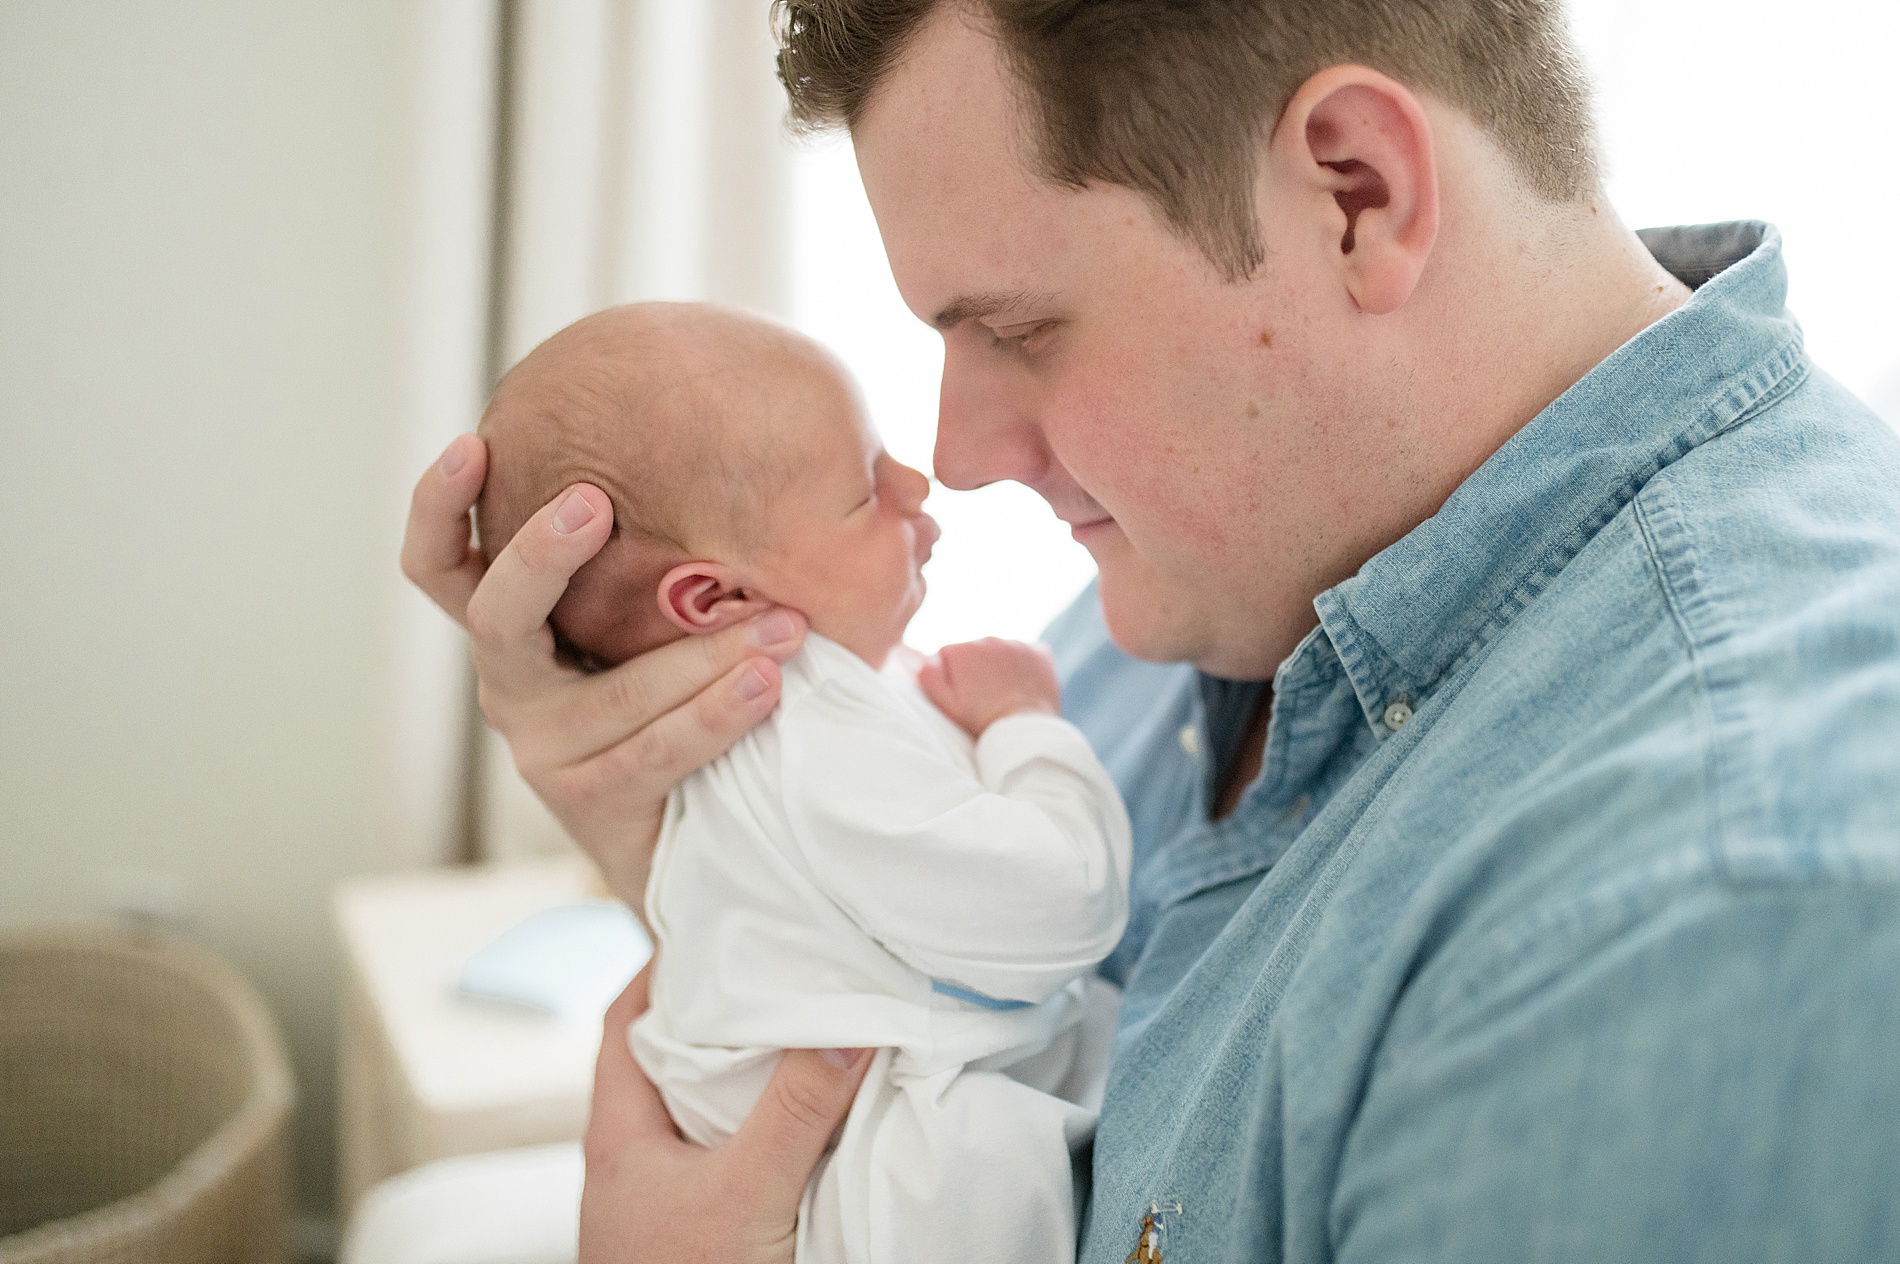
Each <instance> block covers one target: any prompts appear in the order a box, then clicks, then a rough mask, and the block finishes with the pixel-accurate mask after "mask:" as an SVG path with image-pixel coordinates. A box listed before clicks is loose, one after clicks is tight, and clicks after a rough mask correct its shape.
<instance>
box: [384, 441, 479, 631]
mask: <svg viewBox="0 0 1900 1264" xmlns="http://www.w3.org/2000/svg"><path fill="white" fill-rule="evenodd" d="M487 473H488V445H487V444H485V443H483V442H482V441H481V440H480V439H479V438H477V437H476V436H475V435H457V436H456V437H455V439H454V441H453V442H451V443H450V444H449V446H448V447H447V448H445V449H444V450H443V452H442V455H441V456H440V457H438V458H437V459H436V462H435V464H433V465H431V466H430V467H429V468H428V469H427V470H425V471H423V474H422V477H421V478H419V479H417V480H416V489H415V491H414V492H413V493H411V495H410V497H409V523H408V526H407V527H405V528H404V530H403V536H402V573H403V574H404V575H406V576H407V577H408V578H409V582H410V583H412V584H414V585H415V586H416V587H418V588H420V589H421V590H422V591H423V592H424V593H426V594H427V595H428V597H429V599H430V600H431V601H433V602H435V604H436V605H438V606H441V607H442V609H443V610H444V611H446V612H447V613H448V616H449V617H450V618H451V619H454V620H455V621H456V622H457V623H466V622H467V619H468V601H469V598H470V596H472V595H473V594H474V592H475V587H476V585H477V584H479V583H480V582H481V578H482V570H483V564H482V558H481V554H480V553H478V552H476V551H474V550H473V549H471V548H470V547H469V521H468V511H469V510H470V509H471V508H473V507H474V504H475V501H476V498H477V497H479V496H480V495H481V494H482V480H483V479H484V478H485V477H486V476H487Z"/></svg>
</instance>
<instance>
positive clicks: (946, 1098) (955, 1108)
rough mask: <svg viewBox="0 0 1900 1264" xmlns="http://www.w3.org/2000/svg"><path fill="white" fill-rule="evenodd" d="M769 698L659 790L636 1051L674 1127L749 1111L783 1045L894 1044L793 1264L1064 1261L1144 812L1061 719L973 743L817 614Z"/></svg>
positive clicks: (994, 728) (847, 1131)
mask: <svg viewBox="0 0 1900 1264" xmlns="http://www.w3.org/2000/svg"><path fill="white" fill-rule="evenodd" d="M784 679H785V685H784V690H783V692H782V694H781V697H780V702H779V706H778V710H777V711H776V712H775V713H774V715H773V717H772V718H771V719H770V720H768V721H766V723H764V724H762V725H760V726H759V727H758V728H757V729H755V730H753V732H752V733H751V734H750V735H749V736H747V737H746V738H745V739H744V740H742V741H741V742H739V744H738V745H736V746H734V747H733V748H732V750H731V751H729V752H728V753H727V754H726V755H724V756H723V757H721V758H720V759H718V760H716V761H715V762H713V763H712V764H711V765H709V766H708V767H706V768H705V769H703V770H701V771H700V772H698V773H696V774H694V775H693V776H692V777H690V778H688V779H687V781H686V782H685V783H684V784H682V785H681V786H680V787H679V788H678V789H677V790H675V791H674V792H673V795H672V797H671V798H670V799H669V800H668V801H667V807H666V821H665V825H664V826H663V827H662V830H661V833H660V841H659V845H658V848H657V849H656V851H655V852H654V857H653V873H652V877H651V878H650V880H649V881H648V884H647V895H646V909H647V919H648V923H649V925H650V926H651V927H652V929H653V932H654V937H655V939H656V941H657V943H658V964H657V966H656V967H655V974H654V979H653V989H652V1008H651V1009H649V1010H648V1011H647V1013H646V1014H645V1015H643V1016H642V1017H641V1018H640V1019H639V1020H638V1021H636V1022H635V1023H634V1024H633V1028H632V1031H631V1032H630V1040H631V1043H632V1046H633V1052H634V1056H635V1057H636V1058H637V1059H638V1060H639V1062H640V1065H641V1066H642V1067H643V1068H644V1069H645V1070H646V1072H647V1074H648V1075H649V1076H650V1077H651V1078H652V1079H653V1081H654V1083H655V1084H657V1085H658V1086H659V1088H660V1091H661V1093H662V1094H663V1095H664V1097H665V1098H666V1104H667V1107H668V1109H669V1110H671V1111H672V1114H673V1118H674V1120H675V1121H676V1122H677V1123H678V1124H679V1126H680V1129H681V1130H682V1131H683V1132H684V1133H685V1134H686V1135H687V1136H688V1137H690V1138H692V1139H693V1140H694V1141H697V1142H699V1143H701V1144H703V1145H714V1144H717V1143H719V1142H721V1141H723V1140H725V1139H726V1138H727V1137H729V1136H731V1135H732V1133H733V1132H734V1131H735V1130H736V1129H737V1128H738V1126H739V1124H740V1123H741V1122H742V1121H743V1120H744V1119H745V1117H746V1115H747V1114H748V1113H749V1112H750V1111H751V1109H752V1105H753V1103H754V1102H755V1101H757V1099H758V1096H759V1094H760V1092H761V1091H763V1089H764V1087H765V1083H766V1080H767V1079H768V1078H769V1077H770V1075H771V1073H772V1069H773V1067H774V1066H775V1065H776V1064H777V1061H778V1057H779V1053H780V1051H781V1050H783V1049H787V1048H821V1049H823V1048H876V1049H878V1051H879V1052H878V1054H877V1057H876V1060H875V1061H874V1062H873V1063H872V1066H871V1070H870V1072H869V1074H868V1075H867V1076H866V1077H865V1081H864V1087H863V1088H862V1089H861V1090H860V1091H859V1093H858V1096H857V1100H856V1101H855V1102H854V1103H853V1105H852V1108H851V1114H850V1118H849V1119H848V1120H847V1121H846V1123H845V1126H844V1129H843V1131H842V1132H841V1133H840V1136H839V1140H838V1144H837V1147H836V1149H835V1150H834V1151H833V1152H832V1154H831V1155H830V1157H829V1158H828V1159H827V1160H826V1162H825V1164H824V1165H823V1166H822V1167H821V1168H820V1169H819V1172H818V1174H817V1175H816V1176H815V1177H814V1178H813V1180H812V1183H811V1185H810V1186H809V1187H808V1188H807V1189H806V1191H805V1201H804V1205H803V1208H802V1209H801V1212H800V1216H799V1228H798V1259H799V1261H800V1264H834V1262H836V1264H899V1262H900V1261H901V1262H904V1264H933V1262H935V1261H944V1262H945V1264H950V1262H951V1261H966V1260H970V1259H983V1260H986V1261H1011V1260H1021V1261H1024V1262H1025V1264H1030V1262H1033V1264H1048V1261H1052V1260H1066V1259H1073V1258H1074V1251H1075V1189H1074V1181H1073V1178H1072V1175H1071V1168H1070V1156H1071V1153H1072V1151H1073V1150H1074V1148H1075V1147H1076V1146H1077V1145H1078V1144H1079V1143H1080V1142H1082V1141H1083V1140H1085V1139H1086V1138H1087V1137H1088V1136H1089V1134H1090V1132H1091V1131H1092V1129H1093V1127H1094V1122H1095V1108H1096V1107H1097V1105H1099V1103H1100V1100H1101V1099H1100V1093H1101V1080H1102V1078H1103V1075H1104V1074H1105V1070H1106V1066H1107V1042H1108V1039H1109V1037H1110V1034H1111V1033H1112V1029H1113V1021H1114V1019H1113V989H1112V988H1109V987H1108V985H1107V984H1104V983H1101V982H1100V981H1099V980H1097V979H1095V978H1094V977H1093V967H1094V966H1095V964H1096V963H1097V962H1098V961H1100V960H1101V959H1102V958H1103V957H1105V956H1106V955H1107V954H1108V952H1109V950H1110V949H1112V948H1113V947H1114V946H1115V943H1116V941H1117V940H1118V939H1119V938H1120V937H1121V933H1122V928H1123V925H1124V923H1125V922H1126V920H1127V911H1128V896H1127V891H1128V818H1127V814H1126V812H1125V811H1124V809H1123V807H1122V803H1121V799H1120V797H1119V796H1118V795H1117V793H1116V791H1115V787H1114V784H1113V783H1112V782H1111V781H1110V780H1109V776H1108V773H1107V771H1106V770H1105V769H1103V767H1102V765H1101V763H1100V762H1099V761H1098V760H1097V759H1096V758H1095V755H1094V752H1093V751H1092V750H1090V748H1089V745H1088V741H1087V740H1086V739H1085V738H1084V737H1083V736H1082V734H1081V733H1080V732H1078V731H1077V730H1076V729H1075V728H1074V727H1073V726H1071V725H1070V724H1068V723H1066V722H1064V721H1062V720H1059V719H1056V718H1054V717H1052V716H1044V715H1021V716H1012V717H1009V718H1007V719H1002V720H998V721H997V722H996V723H995V724H992V725H991V726H990V727H989V729H988V730H987V731H986V732H985V733H984V734H983V737H982V739H981V740H980V741H978V742H975V743H972V742H971V741H970V739H969V737H968V736H967V735H966V734H964V732H963V731H962V730H961V729H959V728H958V727H957V726H956V725H955V724H953V723H951V722H950V720H948V719H947V718H946V717H945V716H943V714H942V713H940V712H939V711H937V710H936V708H934V707H932V706H931V705H930V703H929V702H928V701H926V700H925V699H924V697H923V695H922V693H921V692H919V691H918V690H917V688H916V686H915V685H914V684H911V683H910V682H908V681H901V680H898V679H895V678H893V677H890V676H885V675H880V674H879V673H877V672H875V671H873V670H872V669H871V668H870V667H869V666H867V665H866V664H865V663H864V662H863V660H861V659H859V658H858V657H857V656H856V655H854V654H852V653H851V652H850V651H849V650H846V649H844V648H843V647H842V646H840V645H838V644H836V643H835V642H832V641H828V640H826V639H825V638H824V637H821V636H818V635H816V634H813V635H812V636H810V637H809V638H808V639H807V641H806V643H805V648H804V649H803V650H801V651H800V652H799V654H798V655H797V656H796V657H794V658H793V659H792V660H791V661H790V662H789V663H787V664H786V665H785V669H784Z"/></svg>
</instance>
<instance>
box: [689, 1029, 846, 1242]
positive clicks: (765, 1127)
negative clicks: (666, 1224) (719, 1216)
mask: <svg viewBox="0 0 1900 1264" xmlns="http://www.w3.org/2000/svg"><path fill="white" fill-rule="evenodd" d="M874 1054H875V1051H874V1050H871V1049H789V1050H787V1051H786V1053H785V1056H784V1057H782V1058H780V1059H779V1064H778V1069H777V1070H775V1071H773V1072H772V1079H771V1081H770V1082H769V1083H767V1084H766V1086H765V1092H764V1093H762V1094H761V1095H760V1096H759V1101H758V1104H757V1105H755V1106H754V1107H753V1108H752V1113H751V1114H750V1115H749V1116H747V1117H746V1121H745V1123H743V1124H741V1125H740V1127H739V1131H738V1132H737V1133H735V1134H734V1135H733V1138H732V1140H731V1141H728V1142H727V1143H726V1146H725V1151H726V1152H725V1155H724V1157H725V1158H726V1160H727V1161H728V1162H730V1163H731V1164H732V1165H733V1176H734V1178H735V1179H736V1180H737V1181H739V1182H740V1183H741V1184H742V1185H743V1186H744V1187H746V1188H747V1189H749V1191H750V1192H751V1194H752V1195H753V1196H754V1197H755V1198H756V1199H757V1201H758V1204H759V1205H761V1206H765V1207H773V1206H778V1207H790V1208H794V1209H796V1208H797V1206H798V1202H799V1199H800V1198H802V1197H803V1196H804V1192H805V1186H806V1185H807V1184H808V1183H809V1182H810V1180H811V1174H812V1172H813V1171H814V1170H816V1168H817V1167H818V1160H819V1159H821V1158H823V1157H824V1153H825V1147H826V1146H827V1145H829V1144H831V1137H832V1134H833V1133H835V1132H836V1131H837V1130H838V1126H839V1125H840V1124H842V1123H844V1119H845V1116H846V1115H848V1114H850V1113H851V1102H852V1100H853V1099H854V1098H855V1097H856V1096H857V1093H858V1085H859V1084H861V1083H863V1081H864V1073H865V1072H866V1071H867V1070H869V1069H870V1066H871V1059H872V1057H873V1056H874Z"/></svg>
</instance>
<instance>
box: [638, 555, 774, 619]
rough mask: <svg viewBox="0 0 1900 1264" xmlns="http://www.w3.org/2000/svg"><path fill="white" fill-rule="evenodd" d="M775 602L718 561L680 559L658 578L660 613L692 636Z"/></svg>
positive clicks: (759, 610) (756, 611)
mask: <svg viewBox="0 0 1900 1264" xmlns="http://www.w3.org/2000/svg"><path fill="white" fill-rule="evenodd" d="M775 604H777V603H776V602H773V601H771V600H769V599H767V598H765V597H763V596H761V595H760V594H759V593H758V591H757V590H755V589H752V588H748V587H746V585H745V584H744V583H743V582H742V581H741V580H740V579H739V576H738V575H737V574H736V573H734V571H733V569H732V568H731V567H729V566H725V565H722V564H720V563H718V562H681V563H680V564H679V565H678V566H675V567H674V568H673V569H672V570H670V571H668V572H667V573H666V575H665V576H664V577H663V578H661V580H660V613H661V614H663V615H665V616H666V617H667V619H668V620H670V621H671V622H672V623H673V625H674V626H675V627H678V628H680V629H682V630H684V631H687V632H691V633H692V634H693V635H695V636H705V635H706V634H707V633H709V632H717V631H719V630H720V629H721V628H729V627H731V626H732V625H733V624H735V623H741V622H743V621H745V620H747V619H750V618H751V617H752V616H753V615H755V614H759V613H761V612H762V611H765V610H767V609H769V608H771V607H772V606H773V605H775Z"/></svg>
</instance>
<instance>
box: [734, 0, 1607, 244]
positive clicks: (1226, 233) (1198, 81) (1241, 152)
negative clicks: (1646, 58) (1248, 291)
mask: <svg viewBox="0 0 1900 1264" xmlns="http://www.w3.org/2000/svg"><path fill="white" fill-rule="evenodd" d="M939 3H951V4H964V5H965V6H966V7H968V8H970V10H971V11H972V12H973V13H975V14H977V15H979V16H981V17H985V18H987V19H988V21H989V24H990V26H991V28H992V29H993V31H994V32H995V33H996V35H997V36H998V38H999V40H1000V42H1001V45H1002V48H1003V52H1004V56H1005V57H1006V58H1007V59H1008V62H1009V64H1010V66H1011V68H1012V69H1013V70H1014V72H1015V73H1016V75H1017V77H1018V78H1019V79H1021V81H1022V82H1023V84H1024V85H1025V86H1026V87H1027V89H1028V92H1027V94H1026V96H1027V99H1028V101H1029V102H1030V104H1031V107H1032V109H1033V110H1034V112H1035V115H1036V122H1037V125H1038V128H1037V130H1038V135H1037V137H1036V142H1037V148H1038V158H1039V161H1040V163H1041V166H1042V168H1043V172H1044V174H1045V175H1047V176H1048V177H1049V178H1051V179H1053V180H1056V181H1059V182H1062V183H1065V184H1071V185H1075V186H1078V187H1080V186H1082V185H1085V184H1087V183H1089V182H1090V181H1094V180H1100V181H1105V182H1107V183H1110V184H1119V185H1123V186H1125V187H1127V188H1132V189H1135V190H1137V191H1139V192H1141V193H1143V194H1145V195H1146V196H1148V197H1149V198H1151V199H1152V200H1153V201H1154V203H1155V204H1156V205H1157V206H1158V207H1159V208H1160V209H1161V211H1162V213H1163V214H1165V215H1166V216H1167V218H1168V220H1169V222H1171V223H1172V224H1173V225H1174V226H1175V227H1176V228H1177V229H1178V230H1180V231H1181V232H1182V233H1184V234H1185V235H1186V236H1187V237H1188V238H1189V239H1191V240H1192V241H1194V242H1195V244H1196V245H1198V246H1199V247H1200V248H1201V250H1202V251H1203V252H1205V253H1206V255H1207V257H1208V258H1209V259H1210V260H1212V261H1213V262H1214V264H1215V265H1216V266H1217V267H1219V268H1220V269H1221V270H1222V271H1223V272H1224V273H1225V274H1226V275H1227V276H1228V277H1230V278H1234V279H1238V278H1241V277H1245V276H1247V275H1248V274H1249V273H1251V272H1252V271H1253V270H1254V268H1255V267H1256V266H1257V265H1258V264H1259V263H1260V261H1261V258H1262V257H1263V250H1262V247H1261V244H1260V233H1259V227H1258V225H1257V224H1256V222H1255V214H1254V201H1253V185H1254V174H1255V171H1254V164H1255V155H1256V149H1257V144H1258V141H1259V140H1260V138H1261V136H1262V134H1263V132H1264V130H1265V129H1266V128H1268V127H1270V126H1271V125H1272V124H1273V123H1274V122H1275V121H1276V120H1277V119H1278V118H1279V116H1280V112H1281V110H1283V109H1284V108H1285V106H1286V103H1287V101H1288V100H1289V99H1290V98H1291V97H1292V95H1293V93H1294V91H1295V90H1296V89H1297V88H1298V87H1299V85H1300V84H1302V83H1304V82H1305V81H1306V80H1307V79H1308V78H1310V77H1311V76H1313V75H1314V74H1317V73H1318V72H1319V71H1321V70H1324V69H1325V68H1327V67H1328V66H1336V65H1342V64H1348V63H1350V64H1357V65H1363V66H1369V67H1371V68H1372V69H1374V70H1377V71H1380V72H1382V73H1384V74H1387V75H1390V76H1392V77H1393V78H1394V79H1397V80H1398V81H1400V82H1401V83H1404V84H1406V85H1407V86H1409V87H1411V88H1414V89H1416V90H1420V91H1425V92H1429V93H1431V94H1433V95H1435V96H1437V97H1439V98H1440V99H1442V100H1444V101H1445V102H1447V103H1449V104H1451V105H1453V106H1455V107H1457V108H1459V109H1461V110H1463V111H1465V112H1466V113H1468V114H1469V115H1470V116H1471V117H1472V118H1473V119H1475V120H1476V121H1477V122H1478V123H1479V124H1480V125H1481V126H1482V127H1484V128H1485V129H1486V130H1487V131H1489V132H1490V134H1491V135H1492V136H1493V137H1494V138H1496V140H1497V142H1498V144H1499V146H1500V147H1501V148H1502V149H1503V150H1504V152H1505V153H1506V154H1507V155H1508V156H1509V157H1510V159H1511V160H1512V162H1513V163H1514V164H1515V166H1516V167H1517V169H1518V171H1519V172H1520V173H1521V174H1522V176H1523V178H1524V180H1525V182H1526V183H1527V184H1528V185H1529V186H1530V188H1531V189H1532V190H1534V191H1535V192H1536V193H1538V194H1539V195H1541V196H1543V197H1545V198H1547V199H1549V200H1550V201H1553V202H1558V201H1570V200H1574V199H1577V198H1581V197H1583V196H1585V195H1586V194H1588V193H1589V192H1591V191H1593V190H1594V189H1595V188H1596V187H1597V178H1598V177H1597V156H1596V140H1595V134H1594V129H1593V127H1592V123H1591V116H1590V94H1589V85H1588V82H1587V79H1586V77H1585V75H1584V72H1583V69H1582V66H1581V63H1580V62H1579V60H1578V57H1577V54H1576V51H1575V49H1574V47H1573V46H1572V44H1571V42H1570V38H1569V34H1568V29H1567V26H1566V23H1565V18H1564V9H1563V3H1562V0H775V3H774V4H773V6H772V8H773V23H774V29H775V30H776V32H777V34H778V38H779V45H780V51H779V58H778V66H779V78H780V79H781V80H782V81H783V82H784V84H785V90H786V92H787V93H788V94H789V95H790V97H791V118H792V122H793V124H794V126H796V127H799V128H801V129H803V130H810V131H816V130H823V129H825V128H830V127H837V126H841V125H842V126H845V127H850V126H852V125H853V124H855V123H856V122H857V119H858V116H859V114H860V113H861V112H862V111H863V109H864V106H865V102H866V101H867V100H868V99H869V97H870V95H871V93H872V91H873V90H874V89H875V88H876V86H877V84H878V82H879V80H881V79H882V78H883V76H884V75H885V74H886V73H887V72H888V71H890V70H891V69H892V67H893V66H894V65H895V64H896V62H897V59H898V58H899V57H900V56H901V55H902V53H903V51H904V46H905V43H906V41H908V40H909V38H910V37H911V35H912V34H914V33H915V31H916V29H917V27H918V26H919V24H920V23H921V22H922V21H923V19H924V18H925V17H926V16H928V15H929V13H930V12H931V11H932V10H933V9H934V8H936V6H937V5H938V4H939Z"/></svg>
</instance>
